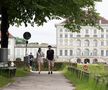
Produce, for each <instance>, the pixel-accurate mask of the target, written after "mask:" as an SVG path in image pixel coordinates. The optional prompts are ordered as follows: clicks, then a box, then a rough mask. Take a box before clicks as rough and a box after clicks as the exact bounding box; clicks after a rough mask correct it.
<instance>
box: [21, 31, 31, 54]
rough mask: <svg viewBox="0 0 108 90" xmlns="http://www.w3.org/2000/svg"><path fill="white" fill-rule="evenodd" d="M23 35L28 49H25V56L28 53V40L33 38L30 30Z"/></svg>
mask: <svg viewBox="0 0 108 90" xmlns="http://www.w3.org/2000/svg"><path fill="white" fill-rule="evenodd" d="M23 37H24V39H25V40H26V49H25V56H26V55H27V44H28V40H29V39H30V38H31V34H30V32H25V33H24V34H23Z"/></svg>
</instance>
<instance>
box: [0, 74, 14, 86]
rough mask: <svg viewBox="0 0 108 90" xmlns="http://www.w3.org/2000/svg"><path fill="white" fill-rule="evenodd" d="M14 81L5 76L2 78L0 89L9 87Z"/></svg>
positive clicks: (0, 77) (0, 79)
mask: <svg viewBox="0 0 108 90" xmlns="http://www.w3.org/2000/svg"><path fill="white" fill-rule="evenodd" d="M13 81H14V80H12V79H10V78H6V77H3V76H0V87H3V86H5V85H7V84H8V83H10V82H13Z"/></svg>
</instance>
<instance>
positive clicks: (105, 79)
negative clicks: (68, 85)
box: [68, 66, 108, 90]
mask: <svg viewBox="0 0 108 90" xmlns="http://www.w3.org/2000/svg"><path fill="white" fill-rule="evenodd" d="M68 70H69V71H71V72H72V74H73V75H75V76H76V77H77V78H78V79H80V80H86V81H89V80H90V79H92V80H93V81H94V82H95V87H94V88H96V87H97V86H100V89H99V90H103V88H105V90H108V76H99V75H92V74H91V73H89V72H87V71H83V70H79V69H78V68H76V67H74V66H69V67H68Z"/></svg>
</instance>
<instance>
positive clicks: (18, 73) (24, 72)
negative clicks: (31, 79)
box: [16, 68, 30, 77]
mask: <svg viewBox="0 0 108 90" xmlns="http://www.w3.org/2000/svg"><path fill="white" fill-rule="evenodd" d="M29 73H30V72H29V69H28V68H17V70H16V77H24V76H27V75H28V74H29Z"/></svg>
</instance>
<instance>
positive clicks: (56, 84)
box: [1, 71, 74, 90]
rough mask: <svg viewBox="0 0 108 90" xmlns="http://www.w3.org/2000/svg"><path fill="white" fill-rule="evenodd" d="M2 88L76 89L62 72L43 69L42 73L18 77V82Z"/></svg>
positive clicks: (31, 89)
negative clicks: (49, 71) (51, 72)
mask: <svg viewBox="0 0 108 90" xmlns="http://www.w3.org/2000/svg"><path fill="white" fill-rule="evenodd" d="M1 90H74V87H73V86H72V85H71V84H70V83H69V81H68V80H67V79H66V78H65V77H64V76H63V75H62V74H61V73H60V72H54V73H53V74H52V75H48V72H45V71H42V72H41V74H38V73H37V72H31V74H30V75H29V76H26V77H20V78H16V82H14V83H12V84H10V85H9V86H7V87H5V88H3V89H1Z"/></svg>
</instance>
